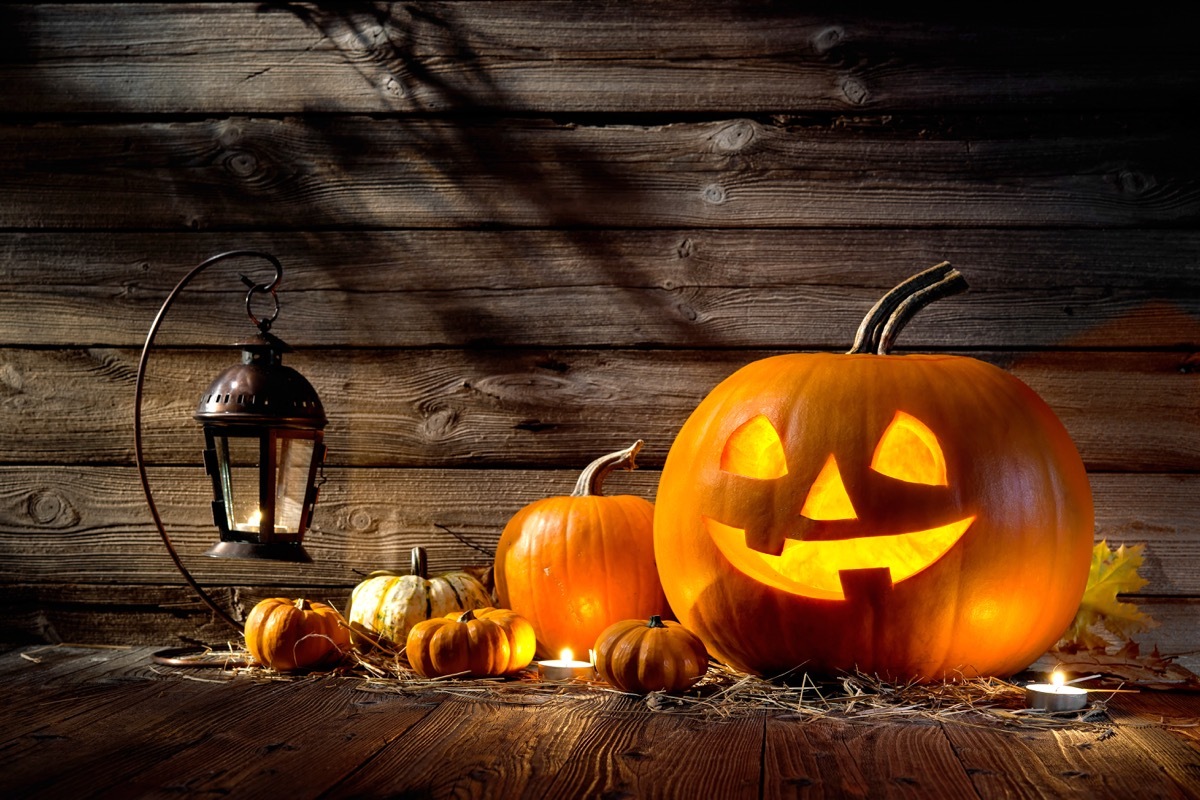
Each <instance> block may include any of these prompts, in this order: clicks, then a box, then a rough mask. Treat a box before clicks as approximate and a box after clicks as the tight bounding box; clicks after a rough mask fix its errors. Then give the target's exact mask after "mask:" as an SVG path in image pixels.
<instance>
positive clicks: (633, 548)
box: [495, 441, 669, 658]
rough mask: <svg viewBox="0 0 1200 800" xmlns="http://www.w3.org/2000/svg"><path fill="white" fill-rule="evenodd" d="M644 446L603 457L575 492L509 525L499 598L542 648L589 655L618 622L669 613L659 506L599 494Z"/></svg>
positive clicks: (499, 551)
mask: <svg viewBox="0 0 1200 800" xmlns="http://www.w3.org/2000/svg"><path fill="white" fill-rule="evenodd" d="M640 446H641V442H640V441H639V442H637V443H636V444H635V445H634V446H633V447H631V448H628V449H627V450H625V451H622V452H621V453H613V454H610V455H609V456H605V457H602V458H601V459H597V460H596V461H595V462H593V463H592V465H590V466H589V467H588V469H587V470H585V471H584V473H583V475H581V476H580V480H579V484H578V485H577V487H576V494H573V495H569V496H561V497H547V498H543V499H541V500H536V501H534V502H533V503H530V504H529V505H527V506H525V507H524V508H522V509H521V510H520V511H518V512H517V513H516V514H515V515H514V516H513V517H512V519H510V520H509V522H508V524H507V525H505V527H504V532H503V534H501V537H500V542H499V544H498V545H497V548H496V562H495V576H496V595H497V597H498V599H499V604H500V605H501V606H504V607H505V608H510V609H512V610H513V611H515V612H517V613H518V614H520V615H521V616H523V617H525V618H526V619H527V620H529V621H530V623H532V624H533V628H534V631H535V632H536V634H537V641H538V652H540V653H543V654H545V655H548V656H552V657H555V658H557V657H558V655H559V653H560V651H562V650H563V649H564V648H565V649H570V650H571V651H572V652H573V653H574V654H575V655H576V656H579V655H582V654H586V653H587V651H588V650H589V649H590V648H591V646H592V644H593V643H594V642H595V641H596V637H597V636H598V635H599V634H600V632H601V631H602V630H604V629H605V628H606V627H608V626H609V625H611V624H612V623H614V622H617V621H620V620H623V619H630V618H643V619H646V618H649V617H650V616H651V615H653V614H659V615H661V616H669V610H668V607H667V601H666V598H665V597H664V596H663V590H662V585H661V584H660V583H659V578H658V568H657V567H656V565H655V563H654V506H653V505H652V504H651V503H650V502H649V501H648V500H646V499H644V498H641V497H636V496H633V495H613V496H605V495H601V494H599V490H600V484H601V483H602V481H603V478H604V475H605V474H607V472H608V471H609V470H611V469H612V468H614V466H617V465H621V464H620V463H618V462H622V459H621V458H620V457H621V456H624V462H627V463H630V464H632V458H633V455H634V454H636V452H637V449H638V448H640ZM605 459H609V461H608V462H605ZM602 462H605V463H603V464H602ZM624 462H622V463H624ZM597 465H600V466H599V467H598V466H597Z"/></svg>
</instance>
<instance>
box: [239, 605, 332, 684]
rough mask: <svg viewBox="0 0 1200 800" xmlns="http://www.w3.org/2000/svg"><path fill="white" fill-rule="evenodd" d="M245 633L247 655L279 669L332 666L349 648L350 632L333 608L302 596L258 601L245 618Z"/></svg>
mask: <svg viewBox="0 0 1200 800" xmlns="http://www.w3.org/2000/svg"><path fill="white" fill-rule="evenodd" d="M245 634H246V649H248V650H249V651H250V655H252V656H254V659H255V660H256V661H258V662H259V663H260V664H264V665H266V666H268V667H271V668H272V669H276V670H279V671H280V672H290V671H292V670H299V669H309V668H315V667H327V666H332V665H333V664H336V663H337V662H339V661H341V660H342V657H343V656H344V655H345V654H346V652H347V651H348V650H349V649H350V631H349V630H348V629H347V628H346V626H345V623H344V622H343V620H342V615H341V614H339V613H338V611H337V609H335V608H333V607H332V606H328V605H326V604H325V603H316V602H310V601H308V600H303V599H301V600H288V599H287V598H284V597H272V598H268V599H266V600H263V601H261V602H259V603H258V604H257V605H256V606H254V608H253V609H252V610H251V611H250V616H249V617H247V618H246V627H245Z"/></svg>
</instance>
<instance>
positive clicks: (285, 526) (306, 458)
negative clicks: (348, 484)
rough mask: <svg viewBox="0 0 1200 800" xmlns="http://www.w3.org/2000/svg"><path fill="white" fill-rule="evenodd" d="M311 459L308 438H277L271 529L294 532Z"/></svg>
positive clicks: (296, 527)
mask: <svg viewBox="0 0 1200 800" xmlns="http://www.w3.org/2000/svg"><path fill="white" fill-rule="evenodd" d="M312 459H313V440H312V439H293V438H291V437H283V438H280V439H279V454H278V458H277V463H278V464H279V473H278V476H277V480H276V483H275V530H276V531H278V532H281V533H284V532H286V533H297V532H299V530H300V523H301V520H302V519H303V516H304V498H305V495H306V494H307V493H308V476H309V473H310V471H311V469H312Z"/></svg>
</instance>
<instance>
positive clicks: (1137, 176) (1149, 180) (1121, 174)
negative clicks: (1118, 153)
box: [1110, 169, 1157, 197]
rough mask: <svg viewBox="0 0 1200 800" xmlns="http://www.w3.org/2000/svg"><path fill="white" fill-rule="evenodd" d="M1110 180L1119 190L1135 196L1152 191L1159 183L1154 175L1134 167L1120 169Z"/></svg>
mask: <svg viewBox="0 0 1200 800" xmlns="http://www.w3.org/2000/svg"><path fill="white" fill-rule="evenodd" d="M1110 180H1111V181H1112V183H1113V185H1114V186H1116V188H1117V191H1118V192H1120V193H1121V194H1128V195H1133V196H1134V197H1137V196H1140V195H1143V194H1145V193H1146V192H1148V191H1150V190H1151V189H1153V188H1154V187H1155V185H1156V183H1157V182H1156V181H1155V180H1154V176H1153V175H1147V174H1146V173H1144V172H1140V171H1138V170H1132V169H1123V170H1120V171H1118V172H1117V173H1115V174H1114V175H1113V176H1112V178H1111V179H1110Z"/></svg>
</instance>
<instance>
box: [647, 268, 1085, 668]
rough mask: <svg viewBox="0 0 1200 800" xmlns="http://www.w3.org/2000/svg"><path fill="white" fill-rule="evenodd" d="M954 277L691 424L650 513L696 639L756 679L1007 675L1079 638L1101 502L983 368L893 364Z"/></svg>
mask: <svg viewBox="0 0 1200 800" xmlns="http://www.w3.org/2000/svg"><path fill="white" fill-rule="evenodd" d="M964 287H965V282H963V281H962V278H961V276H960V275H959V274H958V273H957V272H956V271H953V270H951V269H950V267H949V265H948V264H945V265H938V267H935V268H933V269H931V270H927V271H926V272H924V273H921V274H920V275H918V276H915V277H914V278H911V279H910V280H909V281H906V282H905V283H904V284H902V285H901V286H899V287H897V288H896V289H894V290H893V291H892V292H891V293H889V294H888V296H887V297H885V298H884V299H883V300H881V301H880V303H879V304H877V306H876V308H875V309H873V310H872V312H871V314H869V315H868V317H867V319H866V320H864V323H863V327H862V328H861V329H860V331H859V337H858V341H856V344H855V349H854V350H852V351H851V352H850V353H849V354H845V355H835V354H829V353H812V354H793V355H785V356H778V357H775V358H768V359H764V360H762V361H758V362H755V363H752V364H750V365H748V366H746V367H744V368H742V369H741V370H739V371H738V372H737V373H735V374H734V375H732V376H730V377H729V378H728V379H726V380H725V381H724V382H722V383H721V384H720V385H719V386H718V387H717V388H716V389H715V390H713V392H712V393H711V394H710V395H709V396H708V397H707V398H705V400H704V401H703V402H702V403H701V404H700V406H699V407H698V408H697V409H696V410H695V412H693V414H692V416H691V417H690V418H689V419H688V421H687V423H686V424H685V425H684V427H683V429H682V430H681V431H680V433H679V436H678V437H677V438H676V440H675V443H674V444H673V445H672V448H671V452H670V454H669V456H668V458H667V462H666V465H665V467H664V469H663V474H662V478H661V481H660V484H659V490H658V496H657V500H656V513H655V551H656V558H657V561H658V565H659V571H660V576H661V578H662V583H663V588H664V590H665V591H666V594H667V598H668V600H669V601H670V603H671V607H672V609H673V610H674V612H675V614H676V615H677V617H678V619H679V621H680V622H681V623H683V625H684V626H686V627H687V628H688V629H689V630H692V631H693V632H695V633H696V634H697V635H698V636H700V638H701V639H702V640H703V641H704V643H705V645H706V646H707V647H708V649H709V651H710V652H711V653H712V654H713V655H714V656H716V657H717V658H720V659H721V660H723V661H725V662H726V663H729V664H730V665H732V666H734V667H737V668H739V669H742V670H745V671H749V672H755V673H758V674H766V675H776V674H780V673H784V672H787V671H789V670H792V669H796V668H803V669H807V670H813V671H817V672H834V671H839V670H851V669H859V670H862V671H864V672H869V673H878V674H881V675H885V676H889V677H893V678H903V679H913V678H915V679H924V680H930V679H938V678H942V677H954V676H960V675H962V676H972V675H981V674H1007V673H1011V672H1014V671H1016V670H1018V669H1021V668H1023V667H1025V666H1027V665H1028V664H1029V663H1030V662H1032V661H1033V660H1034V659H1036V658H1037V656H1039V655H1040V654H1041V653H1043V652H1044V651H1045V650H1046V649H1047V648H1048V647H1049V646H1050V645H1051V644H1053V642H1054V641H1055V640H1056V639H1057V637H1058V636H1059V635H1060V634H1061V633H1062V631H1063V630H1064V629H1065V628H1066V626H1067V625H1068V624H1069V623H1070V621H1071V619H1072V617H1073V616H1074V614H1075V611H1076V609H1077V608H1078V606H1079V601H1080V598H1081V596H1082V594H1083V589H1084V586H1085V583H1086V580H1087V572H1088V565H1089V563H1090V551H1091V543H1092V536H1093V532H1092V524H1093V521H1092V505H1091V492H1090V489H1089V486H1088V481H1087V476H1086V474H1085V472H1084V468H1083V465H1082V462H1081V461H1080V459H1079V455H1078V453H1077V452H1076V450H1075V447H1074V445H1073V444H1072V442H1071V440H1070V438H1069V437H1068V435H1067V433H1066V431H1065V429H1064V428H1063V426H1062V424H1061V423H1060V422H1059V421H1058V419H1057V418H1056V417H1055V416H1054V414H1053V412H1052V411H1051V410H1050V409H1049V407H1048V406H1046V404H1045V403H1044V402H1043V401H1042V400H1041V399H1040V398H1039V397H1038V396H1037V395H1036V394H1034V392H1033V391H1032V390H1030V389H1029V388H1028V387H1027V386H1025V385H1024V384H1023V383H1021V382H1020V381H1018V380H1017V379H1016V378H1014V377H1012V376H1011V375H1009V374H1008V373H1006V372H1004V371H1003V370H1000V369H998V368H996V367H994V366H991V365H989V364H986V363H984V362H981V361H978V360H975V359H971V358H964V357H957V356H947V355H907V356H894V355H888V354H887V351H888V349H889V348H890V344H891V341H892V340H893V339H894V336H895V334H896V332H897V331H898V330H899V329H900V327H902V326H903V324H904V322H905V321H906V320H907V318H909V317H910V316H911V315H912V314H913V313H915V311H916V310H917V309H919V308H920V307H921V306H923V305H924V304H925V303H927V302H929V301H930V300H932V299H935V298H936V297H939V296H942V295H944V294H948V293H950V292H953V291H960V290H961V289H962V288H964Z"/></svg>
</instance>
